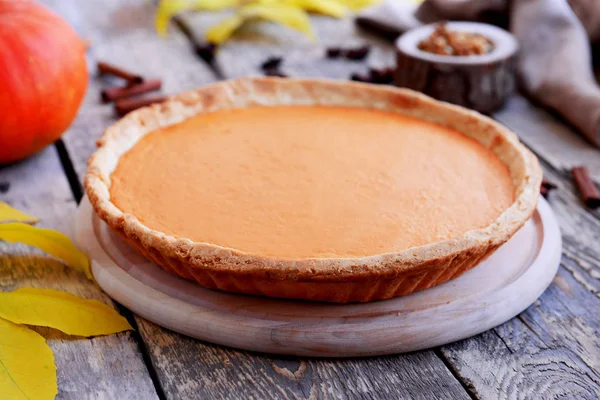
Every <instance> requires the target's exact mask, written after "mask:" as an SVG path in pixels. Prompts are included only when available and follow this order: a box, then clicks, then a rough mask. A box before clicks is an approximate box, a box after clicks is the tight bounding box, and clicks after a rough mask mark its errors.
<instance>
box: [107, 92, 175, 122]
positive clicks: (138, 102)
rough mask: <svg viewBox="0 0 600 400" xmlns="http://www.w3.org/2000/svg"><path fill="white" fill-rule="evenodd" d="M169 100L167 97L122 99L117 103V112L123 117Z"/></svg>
mask: <svg viewBox="0 0 600 400" xmlns="http://www.w3.org/2000/svg"><path fill="white" fill-rule="evenodd" d="M166 99H167V98H166V97H165V96H153V97H134V98H129V99H121V100H117V101H116V102H115V112H116V113H117V115H118V116H120V117H122V116H124V115H125V114H127V113H129V112H131V111H133V110H137V109H138V108H141V107H145V106H149V105H150V104H155V103H162V102H163V101H165V100H166Z"/></svg>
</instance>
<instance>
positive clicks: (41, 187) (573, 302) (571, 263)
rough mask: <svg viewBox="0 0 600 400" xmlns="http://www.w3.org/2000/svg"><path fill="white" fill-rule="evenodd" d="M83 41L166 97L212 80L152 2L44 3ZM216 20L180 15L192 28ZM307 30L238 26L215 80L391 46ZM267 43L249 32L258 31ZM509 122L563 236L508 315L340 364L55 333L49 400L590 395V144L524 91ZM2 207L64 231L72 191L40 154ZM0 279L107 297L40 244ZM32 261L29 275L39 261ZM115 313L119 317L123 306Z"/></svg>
mask: <svg viewBox="0 0 600 400" xmlns="http://www.w3.org/2000/svg"><path fill="white" fill-rule="evenodd" d="M44 2H45V3H46V4H48V5H49V6H50V7H52V8H54V9H55V10H56V11H57V12H59V13H60V14H62V15H63V16H64V17H65V18H67V19H68V20H69V21H70V22H71V23H72V24H73V25H74V26H75V28H76V29H77V30H78V32H79V33H80V34H81V35H82V37H84V38H85V39H88V40H90V42H91V48H90V50H89V61H90V66H91V70H92V71H93V70H94V66H95V60H97V59H103V60H106V61H109V62H114V63H117V64H119V65H122V66H124V67H129V68H131V69H134V70H136V71H140V72H142V73H144V74H147V75H148V76H158V77H161V78H163V79H164V82H165V85H164V89H163V92H164V93H175V92H178V91H182V90H186V89H191V88H194V87H197V86H200V85H203V84H206V83H209V82H212V81H215V80H217V75H216V74H215V73H214V72H213V71H211V69H210V68H208V67H207V66H206V65H205V64H204V63H203V62H202V61H201V60H199V59H198V58H197V57H196V56H195V55H194V54H193V53H192V51H191V48H190V45H189V43H188V42H187V40H186V38H185V37H184V36H183V35H182V34H181V33H179V32H178V30H177V29H171V33H170V35H169V37H168V38H167V39H160V38H158V37H157V36H156V34H155V33H154V32H153V28H152V26H153V21H152V18H153V6H152V2H149V1H145V0H130V1H127V2H125V1H119V0H93V1H89V2H81V1H76V0H45V1H44ZM218 18H219V15H216V14H186V15H184V16H182V20H183V21H184V22H185V23H187V24H188V25H189V26H191V27H192V28H193V30H194V32H195V33H196V34H197V35H198V36H200V37H201V35H202V32H203V30H204V29H206V28H207V26H209V24H211V23H213V22H214V21H215V20H216V19H218ZM313 23H314V26H315V29H316V31H317V34H318V35H319V37H320V40H319V41H318V42H314V43H311V42H310V41H307V40H305V39H304V38H302V37H301V36H299V35H297V34H296V33H293V32H289V31H286V30H283V29H280V28H278V27H275V26H271V25H266V26H265V25H263V26H261V27H258V28H252V29H247V30H245V31H244V32H242V33H241V34H239V35H237V36H236V37H235V39H234V40H232V41H231V42H228V44H227V45H225V46H223V48H222V49H220V51H219V53H218V56H217V64H218V66H219V68H220V70H221V71H222V73H223V74H224V75H225V77H227V78H230V77H236V76H243V75H259V74H261V71H260V68H259V65H260V63H261V62H262V61H264V60H265V59H266V58H267V57H269V56H283V57H284V63H283V66H282V70H283V71H284V72H285V73H287V74H289V75H291V76H297V77H306V76H312V77H327V78H333V79H347V78H348V77H349V75H350V74H351V73H352V72H364V71H365V70H366V69H367V67H368V66H377V67H381V66H384V65H391V64H392V62H393V53H392V49H391V47H390V46H389V45H388V44H386V43H384V42H381V41H379V40H378V39H376V38H373V37H370V36H367V35H363V34H361V33H359V32H356V31H355V29H354V26H353V24H352V22H351V21H350V20H341V21H339V20H332V19H329V18H325V17H314V18H313ZM261 32H262V33H265V32H266V33H268V34H269V36H261V35H260V33H261ZM360 43H369V44H371V45H372V46H373V50H372V53H371V54H370V56H369V58H368V59H367V60H366V61H364V62H348V61H330V60H326V59H325V58H324V57H323V53H324V49H325V47H327V46H329V45H343V46H351V45H355V44H360ZM106 84H107V82H106V81H104V80H103V79H100V78H97V77H94V76H93V77H92V79H91V81H90V88H89V90H88V93H87V96H86V99H85V103H84V105H83V107H82V109H81V111H80V113H79V114H78V117H77V119H76V121H75V123H74V124H73V125H72V127H71V128H70V129H69V130H68V132H67V133H66V134H65V136H64V138H63V140H64V143H65V145H66V149H67V152H68V157H69V158H70V160H71V161H72V163H73V165H74V167H75V171H76V176H70V178H71V183H72V185H77V180H78V179H79V180H80V179H81V178H82V176H83V174H84V172H85V168H86V160H87V157H88V156H89V155H90V153H91V152H92V151H93V149H94V145H93V142H94V140H95V139H96V138H97V137H98V136H99V135H100V134H101V132H102V130H103V129H104V128H105V127H106V126H108V125H109V124H110V123H111V122H113V121H114V117H113V112H112V109H111V107H110V106H109V105H102V104H100V102H99V100H98V97H99V91H100V88H101V87H102V86H103V85H106ZM495 117H496V118H497V119H498V120H499V121H500V122H502V123H504V124H506V125H507V126H509V127H511V128H512V129H513V130H515V131H516V132H517V133H518V134H519V135H520V136H521V138H522V140H523V141H524V142H525V143H527V144H528V145H529V146H530V147H531V148H532V149H533V150H534V151H535V152H536V153H537V154H538V156H539V157H540V158H541V160H542V163H543V166H544V171H545V175H546V177H547V178H548V179H550V180H552V181H554V182H556V183H558V184H559V186H560V188H559V190H557V191H554V192H552V193H551V195H550V204H551V205H552V208H553V209H554V211H555V213H556V214H557V217H558V220H559V223H560V225H561V228H562V231H563V240H564V249H563V258H562V262H561V268H560V270H559V273H558V275H557V277H556V278H555V280H554V282H553V284H552V286H551V287H550V288H549V289H548V291H547V292H546V293H545V294H544V295H543V296H542V297H541V298H540V299H539V300H538V301H537V302H536V303H535V304H534V305H533V306H532V307H530V308H529V309H528V310H526V311H525V312H524V313H522V314H521V315H520V316H518V317H517V318H514V319H513V320H511V321H509V322H507V323H505V324H504V325H502V326H500V327H497V328H495V329H493V330H491V331H488V332H486V333H484V334H481V335H479V336H476V337H474V338H471V339H467V340H463V341H461V342H458V343H454V344H451V345H447V346H443V347H441V348H437V349H433V350H428V351H421V352H416V353H411V354H407V355H397V356H387V357H378V358H368V359H354V360H320V359H298V358H292V357H278V356H268V355H261V354H252V353H248V352H243V351H237V350H233V349H227V348H223V347H219V346H214V345H211V344H207V343H203V342H200V341H197V340H194V339H190V338H186V337H184V336H181V335H179V334H176V333H174V332H171V331H168V330H166V329H163V328H161V327H159V326H157V325H155V324H153V323H150V322H148V321H145V320H144V319H142V318H139V317H136V316H131V315H129V316H130V317H131V318H132V321H133V322H134V324H136V325H137V327H138V332H137V333H123V334H119V335H114V336H110V337H106V338H96V339H92V340H68V338H65V337H61V336H60V335H59V334H57V333H56V332H54V331H52V332H50V331H49V330H48V331H47V332H44V334H45V335H46V337H50V338H51V340H50V342H51V346H52V347H53V349H54V350H55V354H56V358H57V366H58V374H59V398H115V399H129V398H141V399H147V398H148V399H151V398H156V397H159V398H167V399H180V398H184V399H192V398H198V399H204V398H290V399H293V398H342V399H343V398H368V399H371V398H381V399H390V398H423V399H432V398H439V399H459V398H469V397H470V398H482V399H495V398H543V399H549V398H581V399H593V398H598V397H600V373H599V372H598V371H600V312H598V310H599V309H600V245H598V243H599V242H600V240H599V239H600V213H598V212H597V211H590V210H587V209H585V208H584V207H583V206H582V205H581V202H580V201H579V198H578V197H577V194H576V191H575V189H574V187H573V184H572V182H571V180H570V176H569V174H568V168H569V167H570V166H572V165H574V164H579V163H583V164H586V165H587V166H588V167H590V168H591V171H592V174H593V176H594V177H595V178H596V179H597V180H599V179H600V151H598V150H597V149H594V148H592V147H591V146H589V145H588V144H587V143H586V142H585V141H583V140H581V139H580V137H579V136H578V135H576V134H575V133H574V132H573V131H572V130H571V128H569V127H567V126H566V125H564V124H563V123H561V122H560V121H559V120H557V119H556V118H555V117H553V116H552V115H550V114H549V113H547V112H546V111H544V110H541V109H539V108H537V107H535V106H533V105H531V104H530V103H528V102H527V101H526V100H525V99H523V98H520V97H515V98H514V99H513V100H511V102H510V103H509V104H508V105H507V107H505V108H504V109H503V110H502V111H501V112H499V113H498V114H497V115H496V116H495ZM3 183H8V184H9V186H10V187H9V188H8V190H7V191H4V190H0V200H3V201H8V202H9V203H10V204H13V205H15V206H17V207H19V208H21V209H23V210H24V211H27V212H30V213H32V214H34V215H37V216H39V217H41V218H42V224H43V225H46V226H50V227H54V228H57V229H60V230H63V231H65V232H68V231H69V229H70V226H69V225H70V222H71V216H72V213H73V210H74V208H75V199H74V196H73V193H72V192H71V190H70V189H69V185H68V184H67V179H66V177H65V174H64V172H63V169H62V168H61V165H60V160H59V158H58V156H57V154H56V151H55V149H54V148H48V149H47V150H45V151H44V152H42V153H41V154H40V155H38V156H35V157H32V158H30V159H28V160H25V161H24V162H22V163H19V164H17V165H13V166H10V167H4V168H2V169H0V188H2V187H3V185H2V184H3ZM0 246H1V247H0V253H2V254H3V255H2V257H0V287H2V289H3V290H10V289H12V288H14V287H17V286H24V285H36V286H45V287H56V288H62V289H64V290H69V291H72V292H74V293H77V294H80V295H82V296H84V297H90V298H99V299H102V300H103V301H106V302H110V300H109V299H108V298H106V297H105V296H104V295H102V293H101V292H100V290H99V289H98V288H96V287H95V286H94V285H93V284H91V283H89V282H88V281H86V280H85V279H84V278H83V277H81V276H80V275H79V274H77V273H75V272H72V271H70V270H68V269H66V268H65V267H63V266H62V265H60V263H58V262H56V261H53V260H50V259H48V258H47V257H44V256H43V255H42V254H41V252H38V251H35V250H33V249H30V248H27V247H25V246H21V245H10V246H7V245H2V244H0ZM40 267H42V268H40ZM124 312H125V313H126V314H129V313H128V312H127V310H124Z"/></svg>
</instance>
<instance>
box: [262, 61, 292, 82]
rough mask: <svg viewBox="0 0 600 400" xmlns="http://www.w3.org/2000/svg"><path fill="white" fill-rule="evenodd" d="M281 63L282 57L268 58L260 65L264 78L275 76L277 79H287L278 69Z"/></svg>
mask: <svg viewBox="0 0 600 400" xmlns="http://www.w3.org/2000/svg"><path fill="white" fill-rule="evenodd" d="M282 63H283V58H282V57H269V58H267V59H266V60H265V61H264V62H263V63H262V64H260V68H261V69H262V71H263V73H264V74H265V76H276V77H278V78H287V77H288V76H287V75H286V74H284V73H283V72H281V70H280V69H279V68H280V67H281V64H282Z"/></svg>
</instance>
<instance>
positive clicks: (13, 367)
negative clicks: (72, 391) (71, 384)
mask: <svg viewBox="0 0 600 400" xmlns="http://www.w3.org/2000/svg"><path fill="white" fill-rule="evenodd" d="M0 338H2V339H1V340H0V394H1V395H2V398H3V399H13V400H20V399H41V400H43V399H54V397H56V394H57V393H58V387H57V384H56V366H55V365H54V355H53V354H52V350H51V349H50V347H48V345H47V344H46V340H45V339H44V338H43V337H42V336H40V335H39V334H38V333H36V332H34V331H32V330H31V329H29V328H27V327H25V326H20V325H16V324H13V323H12V322H9V321H5V320H3V319H0Z"/></svg>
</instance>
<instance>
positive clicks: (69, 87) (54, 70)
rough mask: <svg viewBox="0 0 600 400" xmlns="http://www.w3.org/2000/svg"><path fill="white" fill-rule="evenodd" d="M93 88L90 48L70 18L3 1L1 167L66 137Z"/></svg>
mask: <svg viewBox="0 0 600 400" xmlns="http://www.w3.org/2000/svg"><path fill="white" fill-rule="evenodd" d="M87 85H88V71H87V67H86V61H85V46H84V44H83V42H82V40H81V39H80V38H79V36H78V35H77V33H76V32H75V30H74V29H73V28H72V27H71V26H70V25H69V24H68V23H67V22H66V21H65V20H64V19H62V18H61V17H60V16H58V15H57V14H56V13H54V12H53V11H51V10H50V9H48V8H47V7H45V6H43V5H41V4H38V3H35V2H33V1H27V0H0V163H9V162H13V161H17V160H20V159H22V158H25V157H27V156H29V155H32V154H34V153H36V152H38V151H40V150H41V149H43V148H44V147H46V146H47V145H49V144H50V143H52V142H54V141H56V140H57V139H58V138H60V136H61V135H62V133H63V132H64V131H65V130H66V129H67V128H68V127H69V125H70V124H71V122H72V121H73V119H74V118H75V115H76V113H77V110H78V109H79V106H80V105H81V102H82V100H83V96H84V94H85V91H86V89H87Z"/></svg>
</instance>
